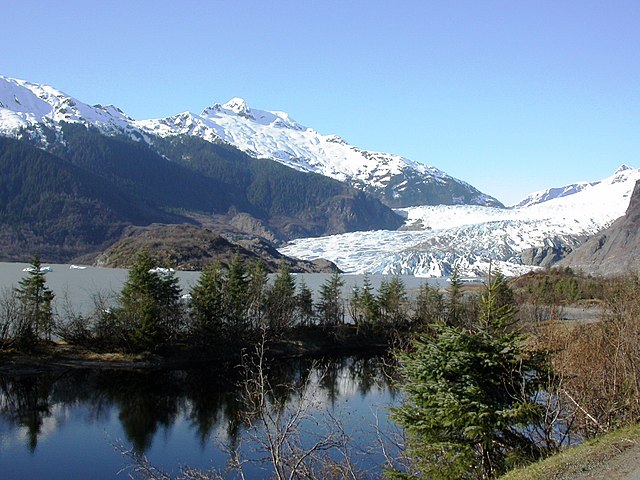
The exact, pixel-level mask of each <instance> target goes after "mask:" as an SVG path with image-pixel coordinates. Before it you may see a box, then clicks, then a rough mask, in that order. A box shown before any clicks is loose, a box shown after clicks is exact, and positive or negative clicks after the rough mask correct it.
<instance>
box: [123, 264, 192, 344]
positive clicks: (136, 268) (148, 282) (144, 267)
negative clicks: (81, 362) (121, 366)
mask: <svg viewBox="0 0 640 480" xmlns="http://www.w3.org/2000/svg"><path fill="white" fill-rule="evenodd" d="M155 268H156V264H155V261H154V260H153V259H152V258H151V256H150V255H149V253H148V252H142V253H140V254H139V255H138V257H137V258H136V261H135V263H134V265H133V266H132V267H131V269H130V270H129V276H128V278H127V280H126V282H125V284H124V286H123V288H122V292H121V295H120V296H121V309H120V312H119V313H120V316H121V319H122V320H123V323H124V324H125V328H127V329H128V330H129V340H130V342H131V346H132V347H133V348H135V349H138V350H140V349H145V350H153V349H154V348H156V347H157V346H158V345H159V344H161V343H162V342H165V341H166V340H168V339H169V338H170V337H171V335H172V334H173V333H174V332H175V331H176V330H177V323H178V321H179V316H180V309H181V306H180V293H181V291H180V287H179V285H178V279H177V277H176V276H175V274H174V273H173V272H172V271H167V272H166V273H165V272H158V271H156V270H155Z"/></svg>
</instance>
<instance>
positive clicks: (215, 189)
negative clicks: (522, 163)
mask: <svg viewBox="0 0 640 480" xmlns="http://www.w3.org/2000/svg"><path fill="white" fill-rule="evenodd" d="M0 162H1V165H0V166H1V167H2V173H1V180H0V199H1V200H2V204H1V205H0V221H1V222H2V224H3V226H4V227H5V228H3V233H2V235H0V259H3V260H14V261H16V260H23V261H25V260H28V259H29V258H30V256H31V255H32V254H33V253H35V252H38V253H40V254H41V255H42V258H43V259H44V260H46V261H69V260H71V259H73V258H76V257H78V256H80V255H86V254H90V253H96V252H98V251H102V250H103V249H104V248H105V247H106V246H108V245H110V244H112V243H114V242H115V241H116V240H117V239H118V238H120V236H121V234H122V232H123V229H124V228H125V227H126V226H128V225H135V226H146V225H150V224H152V223H165V224H184V223H191V224H196V225H199V224H202V222H205V223H208V222H209V221H211V222H212V223H217V224H221V223H230V222H231V221H232V220H233V217H234V216H235V215H237V214H239V213H242V214H243V215H245V216H248V218H250V219H253V220H254V221H255V222H258V223H260V225H263V229H264V230H265V231H266V232H269V235H270V236H271V237H272V238H275V239H280V240H287V239H290V238H293V237H295V236H300V235H324V234H332V233H341V232H345V231H352V230H358V229H372V228H396V227H397V226H399V225H400V223H401V220H400V218H399V217H397V216H396V215H395V214H394V213H393V212H392V211H391V210H390V209H388V208H387V207H385V206H383V205H382V204H381V203H380V202H379V201H378V200H376V199H374V198H373V197H370V196H367V195H365V194H363V193H362V192H359V191H356V190H354V189H352V188H350V187H348V186H346V185H344V184H342V183H340V182H337V181H335V180H332V179H328V178H326V177H322V176H319V175H315V174H305V173H302V172H298V171H294V170H292V169H289V168H287V167H284V166H282V165H279V164H276V163H275V162H271V161H264V160H256V159H252V158H251V157H248V156H247V155H245V154H243V153H241V152H240V151H238V150H236V149H234V148H232V147H229V146H224V145H213V144H210V143H207V142H204V141H199V140H197V139H181V138H177V139H171V140H163V139H157V142H155V144H154V147H153V148H151V147H150V146H149V145H148V144H147V143H143V142H137V141H135V140H132V139H130V138H126V137H124V136H122V137H120V136H116V137H114V136H105V135H102V134H101V133H99V132H98V131H97V130H95V129H92V128H87V127H85V126H82V125H78V124H65V125H64V128H63V135H62V141H60V139H59V138H58V139H57V140H56V138H55V136H54V135H52V136H51V141H50V144H49V147H48V151H45V150H42V149H39V148H36V147H35V146H32V145H30V144H28V143H27V142H26V141H18V140H13V139H8V138H0ZM214 218H215V222H214ZM236 223H237V222H236ZM233 228H239V227H237V226H234V227H230V228H229V229H231V230H233ZM229 229H227V230H229ZM245 233H246V232H245Z"/></svg>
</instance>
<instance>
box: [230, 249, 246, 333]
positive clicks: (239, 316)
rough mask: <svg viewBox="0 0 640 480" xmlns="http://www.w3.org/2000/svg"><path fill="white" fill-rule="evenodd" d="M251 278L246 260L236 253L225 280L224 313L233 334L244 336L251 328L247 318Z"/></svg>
mask: <svg viewBox="0 0 640 480" xmlns="http://www.w3.org/2000/svg"><path fill="white" fill-rule="evenodd" d="M248 285H249V279H248V276H247V271H246V268H245V265H244V262H243V261H242V259H241V258H240V255H239V254H237V253H236V254H235V255H234V256H233V258H232V259H231V262H230V263H229V269H228V270H227V274H226V278H225V282H224V313H225V317H226V321H225V324H226V329H227V331H228V332H229V333H230V334H231V335H232V336H239V337H241V336H244V335H245V334H246V333H247V331H248V330H249V329H250V325H249V319H248V318H247V293H248V292H247V289H248Z"/></svg>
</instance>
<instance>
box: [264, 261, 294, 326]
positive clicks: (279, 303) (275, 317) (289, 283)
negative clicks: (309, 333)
mask: <svg viewBox="0 0 640 480" xmlns="http://www.w3.org/2000/svg"><path fill="white" fill-rule="evenodd" d="M295 293H296V282H295V280H294V278H293V276H292V275H291V273H290V272H289V267H288V266H287V265H286V264H284V263H283V264H282V265H281V266H280V270H279V271H278V274H277V275H276V278H275V279H274V281H273V285H272V286H271V288H270V289H269V291H268V292H267V320H268V326H269V329H270V330H271V331H272V332H273V333H274V334H276V335H281V334H282V333H284V332H285V331H286V330H287V329H288V328H290V327H291V326H293V324H294V322H295V314H296V295H295Z"/></svg>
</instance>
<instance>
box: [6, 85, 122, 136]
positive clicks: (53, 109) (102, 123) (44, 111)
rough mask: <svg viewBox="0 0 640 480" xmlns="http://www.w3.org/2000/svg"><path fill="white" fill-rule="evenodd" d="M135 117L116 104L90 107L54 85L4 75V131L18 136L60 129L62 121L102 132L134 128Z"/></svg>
mask: <svg viewBox="0 0 640 480" xmlns="http://www.w3.org/2000/svg"><path fill="white" fill-rule="evenodd" d="M132 121H133V119H131V118H130V117H128V116H127V115H125V114H124V113H123V112H122V111H121V110H120V109H118V108H116V107H114V106H113V105H108V106H102V105H95V106H90V105H87V104H85V103H82V102H80V101H79V100H76V99H74V98H72V97H70V96H69V95H66V94H65V93H63V92H61V91H60V90H57V89H55V88H53V87H49V86H46V85H40V84H36V83H31V82H27V81H24V80H17V79H14V78H8V77H5V76H2V75H0V134H1V135H4V136H11V137H17V136H19V135H20V134H21V132H22V131H23V130H24V129H26V128H34V129H36V130H37V129H38V128H39V127H40V126H43V125H44V126H46V127H51V128H54V129H55V128H56V127H57V126H58V125H59V124H60V122H68V123H83V124H86V125H93V126H95V127H98V128H100V129H101V130H102V131H105V132H107V131H113V130H117V131H127V130H131V128H132V126H131V122H132Z"/></svg>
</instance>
